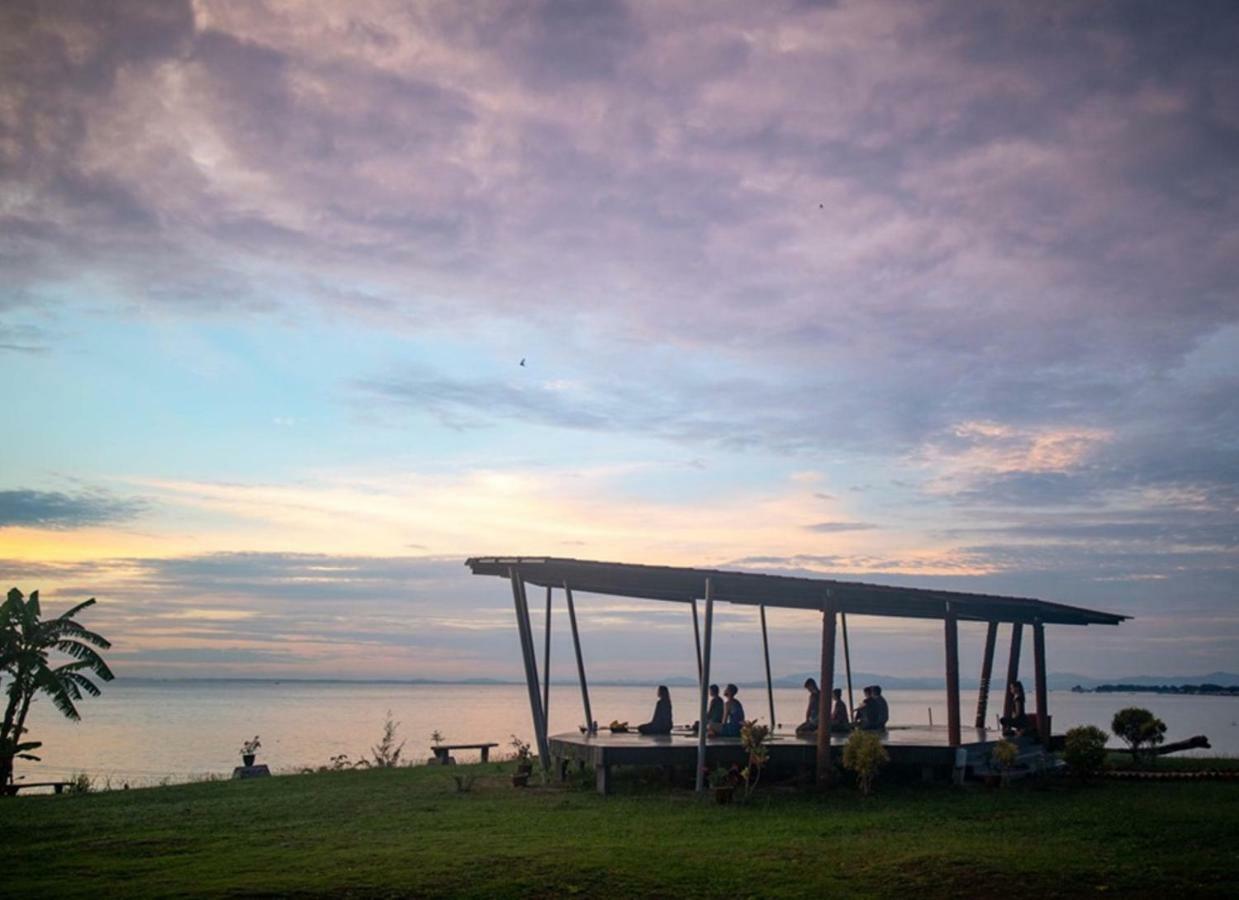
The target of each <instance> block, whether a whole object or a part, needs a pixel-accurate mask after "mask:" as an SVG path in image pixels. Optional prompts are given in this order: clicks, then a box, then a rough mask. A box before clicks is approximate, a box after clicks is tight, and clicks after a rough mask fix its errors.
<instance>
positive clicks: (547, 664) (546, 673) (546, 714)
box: [542, 584, 551, 731]
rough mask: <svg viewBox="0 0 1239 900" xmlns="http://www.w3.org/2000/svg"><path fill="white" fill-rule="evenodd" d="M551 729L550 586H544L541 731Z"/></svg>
mask: <svg viewBox="0 0 1239 900" xmlns="http://www.w3.org/2000/svg"><path fill="white" fill-rule="evenodd" d="M550 727H551V586H550V585H549V584H548V585H547V586H546V650H545V651H544V653H543V656H542V730H543V731H549V730H550Z"/></svg>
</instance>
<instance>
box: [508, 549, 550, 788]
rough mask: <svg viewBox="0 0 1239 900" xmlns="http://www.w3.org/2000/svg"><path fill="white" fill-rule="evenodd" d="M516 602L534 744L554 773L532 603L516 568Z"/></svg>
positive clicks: (512, 571) (512, 575)
mask: <svg viewBox="0 0 1239 900" xmlns="http://www.w3.org/2000/svg"><path fill="white" fill-rule="evenodd" d="M508 571H509V573H510V574H509V576H508V577H509V578H510V580H511V582H512V602H513V605H514V606H515V607H516V630H517V632H518V633H519V634H520V639H521V659H522V661H523V662H524V664H525V685H526V686H527V687H528V688H529V712H530V714H531V715H532V717H533V733H534V740H535V742H536V743H537V745H538V758H539V759H540V760H541V762H542V770H543V772H544V773H545V772H549V771H550V765H551V760H550V750H549V748H548V746H547V741H546V729H545V727H544V725H545V720H544V718H543V716H542V697H541V695H540V694H539V692H538V661H537V659H536V658H535V653H534V645H533V629H532V628H531V627H530V624H529V602H528V600H527V598H526V597H525V582H524V580H523V579H522V578H521V576H520V572H519V571H517V569H516V568H515V567H512V568H510V569H509V570H508Z"/></svg>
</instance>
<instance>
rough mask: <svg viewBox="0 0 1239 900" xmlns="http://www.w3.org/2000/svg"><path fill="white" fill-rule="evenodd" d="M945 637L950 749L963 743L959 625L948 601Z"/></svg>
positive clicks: (947, 722)
mask: <svg viewBox="0 0 1239 900" xmlns="http://www.w3.org/2000/svg"><path fill="white" fill-rule="evenodd" d="M944 624H945V626H946V627H945V629H944V631H945V635H946V730H947V740H948V741H949V742H950V745H951V746H952V747H958V746H959V745H960V744H962V743H963V740H962V739H961V738H960V733H959V623H958V620H957V619H956V618H955V611H954V610H953V609H951V603H950V601H949V600H948V601H947V604H946V616H945V619H944Z"/></svg>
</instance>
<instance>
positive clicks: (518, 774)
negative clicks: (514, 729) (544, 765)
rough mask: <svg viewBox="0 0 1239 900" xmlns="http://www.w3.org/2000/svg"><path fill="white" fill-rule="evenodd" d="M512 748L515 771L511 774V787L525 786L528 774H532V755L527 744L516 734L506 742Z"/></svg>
mask: <svg viewBox="0 0 1239 900" xmlns="http://www.w3.org/2000/svg"><path fill="white" fill-rule="evenodd" d="M508 745H509V746H510V747H511V748H512V758H513V759H515V760H516V771H515V772H514V773H513V774H512V786H513V787H525V786H526V785H528V784H529V776H530V775H532V774H533V756H532V755H531V754H530V748H529V744H528V742H526V741H522V740H521V739H520V738H518V737H517V736H516V735H512V740H511V741H509V742H508Z"/></svg>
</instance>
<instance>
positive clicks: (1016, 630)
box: [1002, 622, 1024, 719]
mask: <svg viewBox="0 0 1239 900" xmlns="http://www.w3.org/2000/svg"><path fill="white" fill-rule="evenodd" d="M1023 641H1024V623H1023V622H1012V623H1011V655H1010V657H1009V658H1008V659H1007V687H1006V690H1005V691H1004V692H1003V696H1002V716H1003V718H1004V719H1005V718H1008V717H1009V716H1010V715H1011V714H1012V713H1013V712H1014V708H1013V707H1012V705H1011V685H1013V684H1015V683H1016V682H1017V681H1019V680H1020V644H1022V643H1023Z"/></svg>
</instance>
